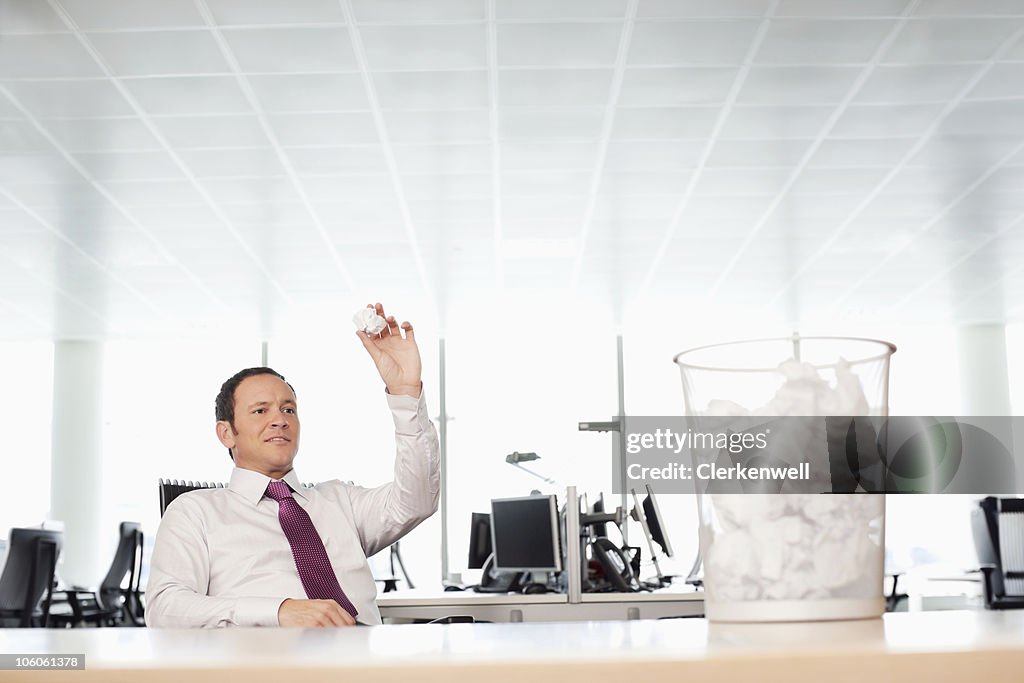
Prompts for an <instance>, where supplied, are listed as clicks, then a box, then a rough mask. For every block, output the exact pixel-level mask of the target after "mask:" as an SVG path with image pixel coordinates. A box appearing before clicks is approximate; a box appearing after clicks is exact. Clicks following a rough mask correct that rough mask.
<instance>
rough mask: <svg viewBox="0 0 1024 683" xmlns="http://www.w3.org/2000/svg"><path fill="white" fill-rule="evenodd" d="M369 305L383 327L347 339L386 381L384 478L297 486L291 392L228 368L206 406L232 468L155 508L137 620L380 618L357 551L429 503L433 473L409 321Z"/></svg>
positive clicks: (371, 548)
mask: <svg viewBox="0 0 1024 683" xmlns="http://www.w3.org/2000/svg"><path fill="white" fill-rule="evenodd" d="M373 308H375V310H376V312H377V314H378V315H380V316H382V317H384V318H385V320H386V321H387V323H388V324H387V327H386V328H385V329H384V330H382V331H381V333H380V334H377V335H372V336H371V335H368V334H366V333H365V332H363V331H359V332H357V334H358V335H359V338H360V340H361V341H362V343H363V346H364V347H365V348H366V350H367V352H368V353H369V355H370V357H371V358H372V359H373V362H374V363H375V364H376V366H377V370H378V371H379V372H380V376H381V379H383V380H384V384H385V387H386V389H387V401H388V405H389V406H390V408H391V412H392V416H393V418H394V423H395V443H396V457H395V474H394V479H393V481H391V482H390V483H388V484H384V485H383V486H379V487H377V488H373V489H366V488H363V487H359V486H352V485H349V484H344V483H342V482H340V481H338V480H332V481H328V482H323V483H320V484H317V486H316V487H315V488H311V489H306V488H303V487H302V486H301V485H300V484H299V477H298V475H297V474H296V472H295V469H294V468H293V466H292V463H293V461H294V459H295V454H296V452H297V451H298V447H299V415H298V409H297V403H296V398H295V392H294V391H293V390H292V388H291V386H290V385H289V384H288V383H287V382H286V381H285V380H284V378H283V377H282V376H281V375H279V374H278V373H276V372H275V371H273V370H271V369H270V368H249V369H248V370H243V371H242V372H240V373H238V374H236V375H235V376H234V377H232V378H231V379H229V380H228V381H227V382H225V384H224V387H222V389H221V395H220V396H218V400H217V436H218V438H219V439H220V441H221V443H222V444H223V445H224V446H226V447H227V448H228V449H229V453H230V454H231V457H232V459H233V460H234V463H235V468H234V470H233V471H232V473H231V480H230V483H229V484H228V487H227V488H224V489H201V490H198V491H194V492H191V493H189V494H187V495H183V496H179V497H178V498H177V499H176V500H174V501H173V502H172V503H171V504H170V505H169V506H168V507H167V510H166V511H165V513H164V517H163V519H162V521H161V523H160V529H159V531H158V533H157V538H156V544H155V546H154V548H153V557H152V559H151V562H150V576H149V584H148V587H147V590H146V598H147V600H146V602H147V606H146V622H147V624H148V625H149V626H156V627H191V628H199V627H221V626H348V625H352V624H356V623H360V624H379V623H380V621H381V619H380V612H379V611H378V609H377V605H376V596H377V588H376V585H375V584H374V581H373V575H372V574H371V572H370V568H369V565H368V564H367V561H366V558H367V557H369V556H371V555H373V554H375V553H376V552H378V551H379V550H382V549H383V548H386V547H387V546H389V545H390V544H392V543H394V542H395V541H396V540H398V539H399V538H401V537H402V536H403V535H405V534H406V533H408V532H409V531H410V530H412V529H413V528H414V527H416V525H418V524H419V523H420V522H422V521H423V520H424V519H426V518H427V517H429V516H430V515H432V514H433V513H434V512H435V511H436V510H437V501H438V496H439V491H440V478H439V455H438V442H437V433H436V431H435V430H434V427H433V425H432V424H431V423H430V420H429V418H428V417H427V407H426V403H425V401H424V398H423V394H422V383H421V379H420V377H421V363H420V354H419V349H418V348H417V346H416V338H415V334H414V332H413V329H412V325H410V324H409V323H408V322H403V323H402V324H401V325H399V324H398V322H397V321H396V320H395V318H394V317H393V316H386V315H385V314H384V308H383V306H381V305H380V304H376V306H373ZM355 428H358V426H356V427H355ZM296 503H297V507H296V506H295V504H296ZM299 508H301V510H300V509H299ZM279 513H280V514H279ZM300 520H301V521H300ZM310 523H311V526H310ZM296 524H297V525H298V526H295V525H296ZM303 524H304V525H305V526H302V525H303ZM297 529H298V530H297ZM303 530H308V534H307V535H306V536H305V537H301V532H302V531H303ZM286 534H287V535H286ZM311 572H314V573H313V574H311ZM315 572H320V573H319V574H316V573H315ZM311 576H312V578H311ZM335 578H336V580H335ZM320 585H324V586H327V585H330V586H333V589H330V590H328V589H327V588H325V589H324V591H326V592H324V591H321V590H320V589H319V588H317V586H320ZM325 595H330V596H332V597H324V596H325ZM334 596H336V597H334Z"/></svg>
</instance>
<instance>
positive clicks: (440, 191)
mask: <svg viewBox="0 0 1024 683" xmlns="http://www.w3.org/2000/svg"><path fill="white" fill-rule="evenodd" d="M503 177H506V176H503ZM379 182H380V183H382V184H384V183H387V187H388V188H389V191H391V192H393V191H394V190H393V187H394V184H393V182H392V180H391V177H390V176H381V179H380V180H379ZM400 182H401V185H402V192H403V193H404V194H405V197H406V199H434V198H436V197H456V198H459V199H462V198H466V197H474V198H479V197H489V198H493V194H494V192H493V190H494V183H493V181H492V180H491V176H490V175H486V174H483V173H421V174H415V175H410V174H406V175H403V176H401V179H400Z"/></svg>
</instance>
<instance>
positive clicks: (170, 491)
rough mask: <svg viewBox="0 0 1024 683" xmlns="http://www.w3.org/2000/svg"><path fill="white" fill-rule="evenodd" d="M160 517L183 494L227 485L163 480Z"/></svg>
mask: <svg viewBox="0 0 1024 683" xmlns="http://www.w3.org/2000/svg"><path fill="white" fill-rule="evenodd" d="M159 485H160V516H161V517H163V516H164V510H166V509H167V506H168V505H170V504H171V501H172V500H174V499H175V498H177V497H178V496H180V495H181V494H183V493H188V492H189V491H195V490H197V489H223V488H227V484H221V483H220V482H217V483H214V482H208V481H178V480H177V479H161V480H160V484H159ZM315 486H316V484H303V485H302V487H303V488H307V489H311V488H313V487H315Z"/></svg>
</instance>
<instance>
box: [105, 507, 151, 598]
mask: <svg viewBox="0 0 1024 683" xmlns="http://www.w3.org/2000/svg"><path fill="white" fill-rule="evenodd" d="M118 534H119V536H118V539H119V540H118V542H117V550H116V551H115V552H114V560H113V562H111V563H110V569H109V570H108V571H107V575H106V576H105V577H104V578H103V582H102V583H101V584H100V591H99V595H98V597H99V600H100V602H101V603H102V604H103V607H104V608H105V609H112V608H114V607H117V606H118V605H120V603H121V595H122V594H121V583H122V582H123V581H124V577H125V575H129V576H131V577H132V578H134V576H135V572H136V565H137V564H138V563H139V560H140V557H139V556H140V554H141V552H142V546H141V544H140V540H139V536H140V535H141V534H142V525H141V524H139V523H138V522H121V525H120V527H119V530H118ZM129 583H131V581H129ZM128 588H129V590H130V589H132V588H133V586H129V587H128Z"/></svg>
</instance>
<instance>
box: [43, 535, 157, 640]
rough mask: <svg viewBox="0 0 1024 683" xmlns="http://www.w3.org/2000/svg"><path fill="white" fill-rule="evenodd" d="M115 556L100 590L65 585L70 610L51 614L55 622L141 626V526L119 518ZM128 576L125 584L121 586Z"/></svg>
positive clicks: (57, 623) (70, 624)
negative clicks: (120, 520) (124, 586)
mask: <svg viewBox="0 0 1024 683" xmlns="http://www.w3.org/2000/svg"><path fill="white" fill-rule="evenodd" d="M118 533H119V539H120V540H119V541H118V544H117V550H116V551H115V552H114V560H113V562H111V563H110V569H109V570H108V571H107V575H106V577H104V579H103V582H102V583H101V584H100V587H99V590H88V589H83V588H74V587H72V588H67V589H65V590H64V591H62V592H63V593H64V595H65V597H66V599H67V602H68V604H69V605H70V607H71V612H70V614H68V613H63V614H54V615H53V620H54V623H55V624H56V625H58V626H77V625H79V624H81V623H91V624H95V625H96V626H103V625H107V626H144V625H145V620H144V609H143V606H142V590H141V588H140V586H139V583H140V580H141V576H140V574H141V570H142V545H143V538H144V537H143V534H142V527H141V525H140V524H138V523H137V522H121V525H120V527H119V530H118ZM126 575H127V576H128V587H127V588H122V587H121V584H122V583H123V582H124V577H125V576H126Z"/></svg>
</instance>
